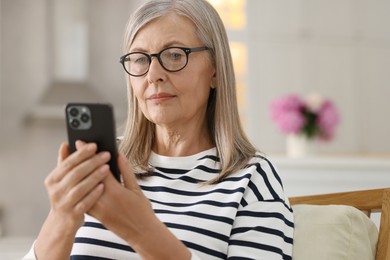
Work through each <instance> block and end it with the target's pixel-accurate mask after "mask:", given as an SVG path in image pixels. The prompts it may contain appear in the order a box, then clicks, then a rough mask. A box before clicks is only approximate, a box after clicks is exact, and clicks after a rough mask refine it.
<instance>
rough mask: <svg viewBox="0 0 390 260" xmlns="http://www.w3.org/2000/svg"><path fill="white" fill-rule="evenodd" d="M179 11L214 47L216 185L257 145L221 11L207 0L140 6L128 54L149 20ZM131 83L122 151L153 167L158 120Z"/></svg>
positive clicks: (155, 0)
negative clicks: (241, 107)
mask: <svg viewBox="0 0 390 260" xmlns="http://www.w3.org/2000/svg"><path fill="white" fill-rule="evenodd" d="M170 13H175V14H178V15H181V16H184V17H186V18H188V19H189V20H190V21H192V22H193V23H194V25H195V31H196V34H197V36H198V38H199V39H200V40H201V41H202V42H203V44H204V46H207V47H209V48H210V56H211V61H212V64H213V66H214V67H215V70H216V81H215V84H216V85H215V86H214V87H215V88H214V89H212V90H211V92H210V96H209V102H208V108H207V113H206V115H207V123H208V125H209V134H210V136H211V138H212V140H213V142H214V144H215V146H216V149H217V154H218V156H219V158H220V162H221V172H220V174H219V176H218V177H217V178H215V179H214V180H211V181H209V182H208V183H217V182H219V181H221V180H222V179H223V178H225V177H226V176H228V175H229V174H230V173H232V172H235V171H237V170H239V169H241V168H242V167H244V166H245V164H246V163H247V162H248V160H249V159H250V158H251V157H252V156H253V155H254V154H255V153H256V149H255V148H254V147H253V145H252V144H251V143H250V142H249V141H248V139H247V137H246V136H245V134H244V132H243V130H242V127H241V123H240V118H239V113H238V107H237V97H236V82H235V76H234V69H233V61H232V56H231V53H230V47H229V42H228V38H227V34H226V30H225V27H224V25H223V22H222V20H221V18H220V17H219V15H218V13H217V11H216V10H215V9H214V8H213V7H212V6H211V5H210V3H208V2H207V1H205V0H152V1H149V2H147V3H145V4H143V5H142V6H141V7H139V8H138V9H137V10H136V11H135V12H134V13H133V15H132V16H131V17H130V19H129V21H128V24H127V27H126V32H125V35H124V46H123V47H124V52H125V53H126V52H128V51H129V49H130V46H131V44H132V42H133V40H134V38H135V37H136V35H137V32H138V31H139V30H140V29H141V28H143V27H144V26H145V25H146V24H148V23H149V22H151V21H153V20H155V19H157V18H159V17H162V16H166V15H168V14H170ZM129 77H130V76H128V77H127V84H128V88H127V91H128V102H129V112H128V119H127V124H126V128H125V131H124V138H123V141H122V143H121V145H120V150H121V151H122V152H123V153H124V154H125V155H126V156H127V158H128V159H129V161H130V163H131V164H132V165H133V167H134V168H135V170H136V171H140V170H141V171H144V172H145V171H148V170H150V169H148V158H149V156H150V152H151V149H152V145H153V141H154V124H153V123H151V122H149V121H148V120H147V119H146V118H145V116H144V115H143V114H142V111H141V110H140V108H139V106H138V102H137V100H136V98H135V95H134V93H133V91H132V88H131V86H130V81H129Z"/></svg>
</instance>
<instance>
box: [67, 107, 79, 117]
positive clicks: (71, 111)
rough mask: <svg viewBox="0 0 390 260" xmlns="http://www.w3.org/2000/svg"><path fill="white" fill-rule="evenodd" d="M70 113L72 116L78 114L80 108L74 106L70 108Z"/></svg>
mask: <svg viewBox="0 0 390 260" xmlns="http://www.w3.org/2000/svg"><path fill="white" fill-rule="evenodd" d="M69 114H70V115H71V116H77V115H78V114H79V110H78V109H77V108H75V107H72V108H71V109H70V111H69Z"/></svg>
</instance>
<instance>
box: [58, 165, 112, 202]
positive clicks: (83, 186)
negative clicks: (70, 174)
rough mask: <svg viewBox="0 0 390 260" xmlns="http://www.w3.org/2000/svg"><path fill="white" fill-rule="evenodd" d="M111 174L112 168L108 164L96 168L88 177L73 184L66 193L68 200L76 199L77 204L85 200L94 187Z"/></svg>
mask: <svg viewBox="0 0 390 260" xmlns="http://www.w3.org/2000/svg"><path fill="white" fill-rule="evenodd" d="M109 174H110V168H109V167H108V165H107V164H105V165H103V166H101V167H99V168H98V169H96V170H95V171H94V172H93V173H92V174H90V175H89V176H88V177H87V178H85V179H83V180H82V181H80V182H79V183H77V185H75V186H73V187H72V188H71V189H70V190H69V192H67V193H66V196H65V197H66V198H65V199H66V200H68V201H74V204H75V205H77V204H78V203H79V202H80V201H82V200H84V198H85V197H87V196H89V193H91V192H92V190H93V189H94V187H96V186H97V185H99V183H102V182H103V180H104V179H105V178H106V177H107V175H109Z"/></svg>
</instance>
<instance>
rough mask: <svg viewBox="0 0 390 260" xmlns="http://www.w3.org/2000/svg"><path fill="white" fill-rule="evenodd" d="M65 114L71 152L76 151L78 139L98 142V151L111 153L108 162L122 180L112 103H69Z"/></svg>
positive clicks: (114, 173)
mask: <svg viewBox="0 0 390 260" xmlns="http://www.w3.org/2000/svg"><path fill="white" fill-rule="evenodd" d="M65 114H66V126H67V132H68V142H69V150H70V153H73V152H74V151H76V147H75V142H76V140H81V141H84V142H87V143H89V142H94V143H96V144H97V147H98V149H97V151H98V152H100V151H108V152H110V153H111V159H110V161H109V163H108V164H109V166H110V170H111V172H112V173H113V175H114V177H115V178H116V179H117V180H118V181H120V174H119V169H118V165H117V159H118V152H117V143H116V133H115V132H116V131H115V120H114V113H113V108H112V105H111V104H100V103H69V104H67V105H66V107H65Z"/></svg>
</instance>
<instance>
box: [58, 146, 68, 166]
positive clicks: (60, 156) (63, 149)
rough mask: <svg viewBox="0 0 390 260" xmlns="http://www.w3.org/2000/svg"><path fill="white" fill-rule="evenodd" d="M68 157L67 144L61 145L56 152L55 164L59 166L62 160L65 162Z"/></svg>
mask: <svg viewBox="0 0 390 260" xmlns="http://www.w3.org/2000/svg"><path fill="white" fill-rule="evenodd" d="M68 155H69V145H68V144H67V143H62V144H61V146H60V149H59V150H58V157H57V164H60V163H61V162H62V161H63V160H65V159H66V157H68Z"/></svg>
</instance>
